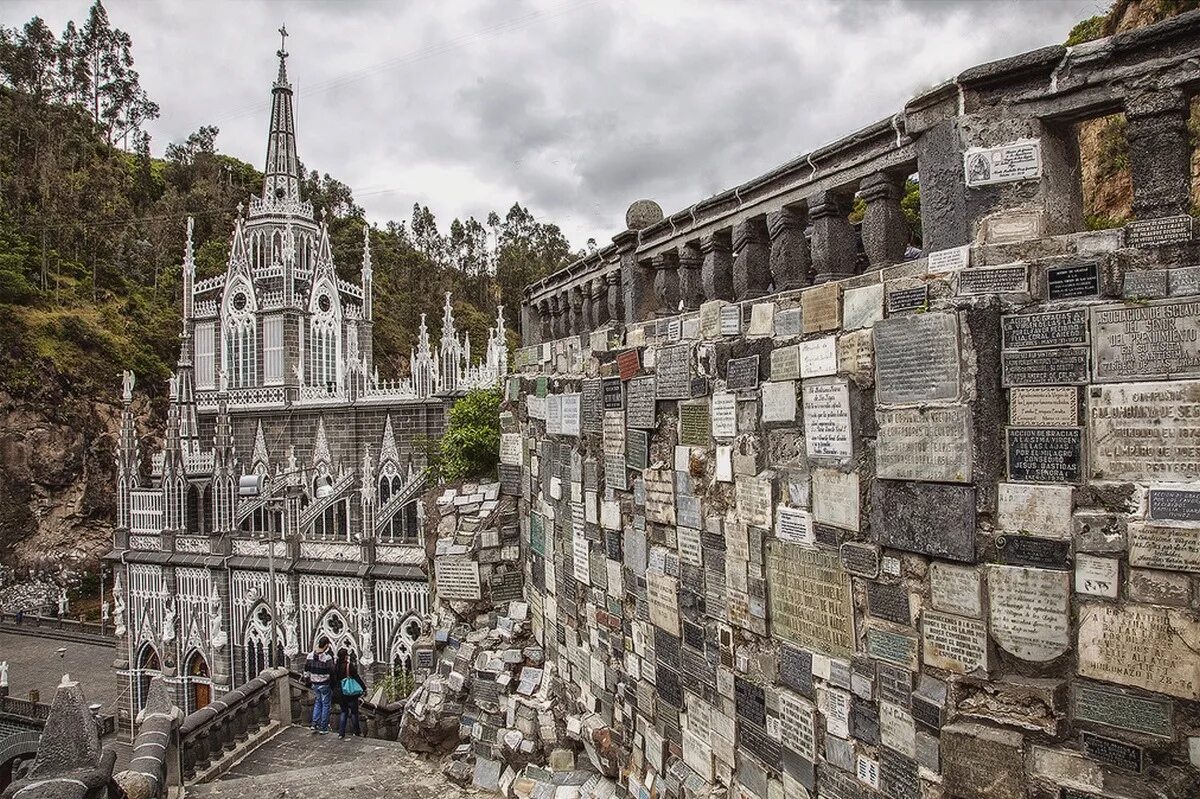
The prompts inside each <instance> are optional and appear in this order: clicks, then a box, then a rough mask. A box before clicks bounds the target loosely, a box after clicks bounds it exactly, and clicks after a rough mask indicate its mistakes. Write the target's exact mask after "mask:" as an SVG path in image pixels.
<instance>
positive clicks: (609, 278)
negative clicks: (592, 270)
mask: <svg viewBox="0 0 1200 799" xmlns="http://www.w3.org/2000/svg"><path fill="white" fill-rule="evenodd" d="M604 284H605V286H607V288H608V319H609V321H611V322H620V321H622V320H623V319H624V318H625V309H624V308H623V307H622V301H623V293H622V286H621V270H619V269H614V270H613V271H612V272H609V273H608V274H606V275H605V276H604Z"/></svg>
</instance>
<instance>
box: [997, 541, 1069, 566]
mask: <svg viewBox="0 0 1200 799" xmlns="http://www.w3.org/2000/svg"><path fill="white" fill-rule="evenodd" d="M996 559H997V560H998V561H999V562H1000V563H1006V564H1008V565H1010V566H1036V567H1038V568H1041V569H1069V568H1071V542H1070V541H1064V540H1062V539H1060V538H1045V537H1043V536H1036V535H1000V536H996Z"/></svg>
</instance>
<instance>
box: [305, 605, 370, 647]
mask: <svg viewBox="0 0 1200 799" xmlns="http://www.w3.org/2000/svg"><path fill="white" fill-rule="evenodd" d="M322 638H328V639H329V642H330V643H331V644H332V645H333V651H334V652H337V651H339V650H341V649H346V650H348V651H350V652H353V653H354V654H356V655H357V654H358V653H359V649H358V642H357V640H356V639H355V638H354V634H353V633H352V632H350V625H348V624H347V623H346V619H345V618H344V617H343V616H342V614H341V613H339V612H338V611H336V610H330V611H329V612H328V613H326V614H325V615H324V616H323V617H322V618H321V623H320V624H318V625H317V629H316V632H315V633H314V634H313V643H316V642H317V641H320V640H321V639H322Z"/></svg>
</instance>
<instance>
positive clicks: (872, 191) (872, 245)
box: [859, 172, 908, 269]
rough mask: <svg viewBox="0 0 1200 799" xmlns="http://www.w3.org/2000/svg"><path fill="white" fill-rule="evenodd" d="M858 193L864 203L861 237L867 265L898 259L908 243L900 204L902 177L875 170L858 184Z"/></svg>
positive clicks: (878, 265) (881, 265)
mask: <svg viewBox="0 0 1200 799" xmlns="http://www.w3.org/2000/svg"><path fill="white" fill-rule="evenodd" d="M859 196H860V197H862V199H863V202H865V203H866V205H867V213H866V215H865V216H863V221H862V240H863V250H864V251H865V252H866V253H867V261H868V262H869V263H870V264H871V267H870V268H871V269H880V268H882V267H884V266H887V265H888V264H897V263H900V262H901V261H903V260H904V251H905V249H907V247H908V222H907V221H906V220H905V218H904V211H903V210H901V208H900V200H901V199H903V197H904V180H903V179H902V178H897V177H894V176H892V175H889V174H887V173H886V172H876V173H875V174H874V175H871V176H870V177H868V178H866V179H864V180H863V182H862V183H861V184H860V185H859Z"/></svg>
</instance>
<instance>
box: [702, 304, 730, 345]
mask: <svg viewBox="0 0 1200 799" xmlns="http://www.w3.org/2000/svg"><path fill="white" fill-rule="evenodd" d="M724 305H725V301H724V300H709V301H708V302H706V303H704V304H702V305H701V306H700V335H701V336H702V337H703V338H708V339H712V338H719V337H720V335H721V308H722V307H724Z"/></svg>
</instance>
